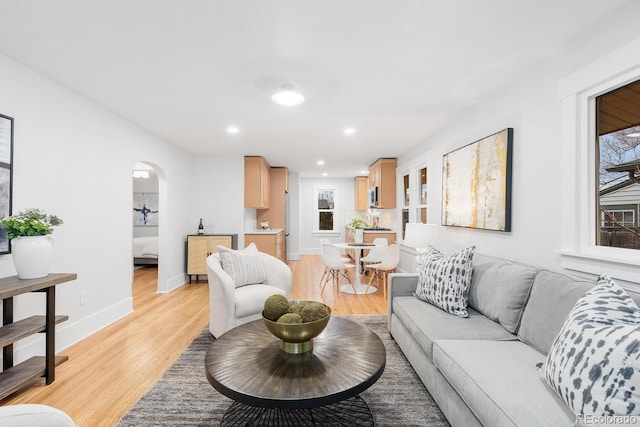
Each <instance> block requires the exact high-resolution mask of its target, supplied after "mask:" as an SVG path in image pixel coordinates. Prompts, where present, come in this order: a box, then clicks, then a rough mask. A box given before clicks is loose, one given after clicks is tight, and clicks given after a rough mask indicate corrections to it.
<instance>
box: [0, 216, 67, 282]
mask: <svg viewBox="0 0 640 427" xmlns="http://www.w3.org/2000/svg"><path fill="white" fill-rule="evenodd" d="M61 224H62V220H61V219H60V218H58V217H57V216H55V215H48V214H46V213H44V212H43V211H41V210H40V209H27V210H25V211H22V212H20V213H19V214H17V215H11V216H8V217H6V218H3V219H2V220H0V225H3V226H4V227H5V228H6V230H7V236H8V237H9V239H11V248H12V251H11V252H12V255H13V264H14V266H15V268H16V272H17V273H18V278H20V279H37V278H40V277H45V276H47V275H48V274H49V268H50V267H51V261H52V255H53V239H52V238H51V236H50V234H51V233H53V227H55V226H57V225H61Z"/></svg>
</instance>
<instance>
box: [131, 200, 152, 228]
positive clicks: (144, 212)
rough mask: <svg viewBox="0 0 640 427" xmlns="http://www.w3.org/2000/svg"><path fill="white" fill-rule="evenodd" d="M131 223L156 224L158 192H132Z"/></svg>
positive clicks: (139, 225)
mask: <svg viewBox="0 0 640 427" xmlns="http://www.w3.org/2000/svg"><path fill="white" fill-rule="evenodd" d="M133 225H134V227H157V226H158V193H133Z"/></svg>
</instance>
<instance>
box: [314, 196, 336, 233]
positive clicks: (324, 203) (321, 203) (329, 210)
mask: <svg viewBox="0 0 640 427" xmlns="http://www.w3.org/2000/svg"><path fill="white" fill-rule="evenodd" d="M313 197H314V201H313V203H314V208H315V209H314V218H313V220H314V231H315V232H335V231H338V230H337V227H338V226H337V224H336V211H337V204H338V188H337V187H332V186H320V185H317V186H314V187H313Z"/></svg>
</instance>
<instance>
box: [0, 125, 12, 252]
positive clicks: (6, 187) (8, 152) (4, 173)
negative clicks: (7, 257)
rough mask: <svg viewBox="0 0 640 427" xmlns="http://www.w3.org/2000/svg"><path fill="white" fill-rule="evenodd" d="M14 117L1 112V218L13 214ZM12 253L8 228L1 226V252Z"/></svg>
mask: <svg viewBox="0 0 640 427" xmlns="http://www.w3.org/2000/svg"><path fill="white" fill-rule="evenodd" d="M12 177H13V118H11V117H8V116H4V115H2V114H0V218H5V217H7V216H9V215H11V213H12V211H11V200H12V196H13V185H12ZM8 253H11V242H10V241H9V238H8V237H7V230H6V229H5V228H4V227H3V226H0V254H8Z"/></svg>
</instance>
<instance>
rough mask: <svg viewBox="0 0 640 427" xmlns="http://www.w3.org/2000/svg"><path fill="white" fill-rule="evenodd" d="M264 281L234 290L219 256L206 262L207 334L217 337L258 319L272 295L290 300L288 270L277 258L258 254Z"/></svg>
mask: <svg viewBox="0 0 640 427" xmlns="http://www.w3.org/2000/svg"><path fill="white" fill-rule="evenodd" d="M258 256H259V257H260V259H261V260H262V264H263V266H264V270H265V273H266V277H267V280H266V281H265V282H264V283H263V284H256V285H245V286H240V287H238V288H236V286H235V284H234V282H233V279H232V278H231V276H229V274H227V273H226V272H225V271H224V270H223V269H222V263H221V261H220V255H219V254H217V253H215V254H213V255H210V256H209V257H208V258H207V274H208V279H209V331H210V332H211V334H212V335H213V336H214V337H216V338H218V337H220V335H222V334H223V333H225V332H226V331H228V330H229V329H232V328H234V327H236V326H238V325H242V324H243V323H247V322H250V321H252V320H256V319H259V318H260V317H261V315H262V314H261V313H262V309H263V307H264V302H265V300H266V299H267V298H268V297H269V296H271V295H273V294H281V295H284V296H285V297H287V299H288V298H290V297H291V269H290V268H289V266H288V265H287V264H285V263H284V262H282V261H280V260H279V259H278V258H276V257H273V256H271V255H268V254H265V253H263V252H258Z"/></svg>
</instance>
